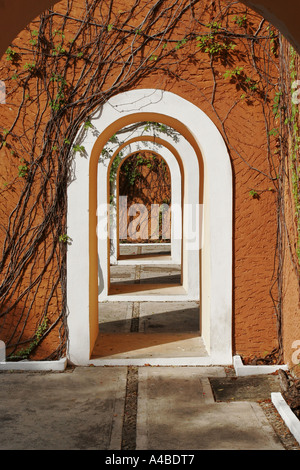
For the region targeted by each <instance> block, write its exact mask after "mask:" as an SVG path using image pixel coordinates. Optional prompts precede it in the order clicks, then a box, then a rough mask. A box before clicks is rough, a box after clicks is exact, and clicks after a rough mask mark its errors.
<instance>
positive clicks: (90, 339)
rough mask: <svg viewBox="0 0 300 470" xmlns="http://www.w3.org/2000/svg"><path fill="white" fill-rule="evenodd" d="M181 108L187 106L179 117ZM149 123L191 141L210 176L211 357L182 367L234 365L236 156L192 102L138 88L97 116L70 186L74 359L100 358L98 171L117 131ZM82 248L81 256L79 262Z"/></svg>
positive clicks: (205, 316)
mask: <svg viewBox="0 0 300 470" xmlns="http://www.w3.org/2000/svg"><path fill="white" fill-rule="evenodd" d="M178 109H180V110H181V113H180V120H179V119H178ZM142 120H147V121H149V120H154V121H156V122H162V123H165V124H166V125H170V126H172V127H173V128H175V129H176V130H178V132H180V133H181V134H182V135H183V136H184V137H185V139H186V140H187V141H188V142H189V144H190V145H191V146H192V148H193V150H194V152H195V154H196V155H197V159H198V164H199V170H200V172H202V174H204V179H203V180H200V185H199V199H200V202H201V203H204V226H203V228H202V230H203V248H202V250H201V252H200V253H199V265H200V266H201V270H202V274H203V272H205V276H203V275H202V277H201V291H202V297H201V310H202V319H201V321H202V335H203V338H204V340H205V344H206V347H207V350H208V355H207V356H206V357H198V358H192V359H191V361H189V358H184V360H183V361H182V364H186V363H194V364H229V363H231V361H232V350H231V316H232V311H231V305H232V177H231V164H230V159H229V155H228V152H227V149H226V146H225V144H224V141H223V139H222V136H221V134H220V133H219V131H218V129H217V128H216V126H215V125H214V124H213V122H212V121H211V120H210V119H209V118H208V117H207V116H206V115H205V114H204V113H203V112H202V111H201V110H200V109H199V108H197V107H196V106H194V105H193V104H192V103H190V102H188V101H186V100H184V99H183V98H181V97H179V96H177V95H174V94H172V93H170V92H164V91H161V90H134V91H130V92H127V93H123V94H120V95H117V96H116V97H114V98H112V99H111V100H110V102H109V103H108V104H106V105H105V106H103V108H102V110H101V119H96V118H95V120H93V125H94V127H96V128H97V131H98V133H99V137H98V138H96V137H95V135H94V134H93V133H91V132H87V135H86V137H85V140H84V145H85V148H86V150H87V153H88V155H90V158H89V160H87V159H79V158H78V159H76V161H75V165H76V168H75V169H74V171H75V174H76V180H75V181H74V182H73V183H72V184H71V186H70V188H69V194H68V198H69V214H68V216H69V217H68V226H69V227H70V231H71V233H72V234H74V243H73V244H72V246H71V247H70V250H69V256H68V283H69V285H70V287H71V288H70V289H69V291H68V298H69V311H70V314H69V325H68V326H69V334H70V359H71V360H72V361H73V362H74V363H78V364H88V363H90V362H93V361H91V353H92V350H93V346H94V343H95V341H96V339H97V332H98V260H97V256H95V255H96V253H97V172H96V171H95V168H96V166H97V165H98V160H99V155H100V153H101V151H102V149H103V147H104V145H105V143H106V142H107V141H108V139H109V138H110V137H111V135H113V134H114V133H115V132H117V131H118V129H120V128H122V127H124V126H125V125H128V124H130V123H133V122H138V121H142ZM202 157H203V159H202ZM187 158H188V157H187ZM78 250H80V253H81V257H80V260H79V259H78V256H77V253H78ZM200 260H201V263H200ZM100 262H101V260H100ZM79 273H80V274H79ZM78 282H79V283H80V285H78ZM94 362H95V361H94ZM179 362H180V361H179ZM96 363H97V361H96ZM102 363H103V362H102ZM123 363H124V364H125V363H126V361H124V362H123ZM158 363H161V364H165V363H168V360H166V361H164V358H161V359H160V360H159V361H158Z"/></svg>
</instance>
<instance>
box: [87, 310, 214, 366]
mask: <svg viewBox="0 0 300 470" xmlns="http://www.w3.org/2000/svg"><path fill="white" fill-rule="evenodd" d="M198 356H207V351H206V348H205V345H204V344H203V340H202V338H201V336H200V325H199V303H198V302H105V303H101V304H100V305H99V336H98V339H97V342H96V344H95V348H94V351H93V357H92V359H93V358H101V357H102V358H104V357H105V358H114V359H118V358H119V359H122V358H126V359H130V358H131V359H134V358H145V359H147V358H160V357H162V358H172V357H174V358H178V357H198Z"/></svg>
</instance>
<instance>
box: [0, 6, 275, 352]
mask: <svg viewBox="0 0 300 470" xmlns="http://www.w3.org/2000/svg"><path fill="white" fill-rule="evenodd" d="M74 3H75V6H76V5H77V3H78V5H79V3H80V2H79V1H78V2H74ZM225 3H226V2H225ZM243 8H244V7H242V10H241V11H243ZM60 9H61V10H63V2H62V3H61V4H60ZM77 12H78V13H79V12H80V7H79V8H78V9H77ZM75 14H76V9H75ZM202 20H203V22H204V23H205V22H209V20H210V17H209V16H208V17H207V18H204V17H203V18H202ZM252 21H254V22H255V25H256V26H257V27H258V25H259V23H260V21H261V18H260V17H259V16H257V18H256V19H255V17H254V16H253V17H252ZM182 28H183V30H182V31H181V33H182V36H183V35H184V32H185V31H184V25H183V26H182ZM178 35H179V36H180V31H179V32H178ZM19 40H20V41H22V40H23V33H21V34H20V35H19ZM194 53H195V47H194V46H193V45H189V44H188V45H186V47H185V48H183V49H182V50H179V51H178V52H177V56H176V60H175V61H174V63H173V64H172V65H171V66H170V67H169V70H167V71H166V70H162V71H160V72H159V71H155V73H154V75H151V76H148V77H147V76H146V77H145V78H143V79H142V80H140V81H139V83H137V85H136V87H137V88H153V83H154V82H155V83H156V84H157V86H158V87H159V88H162V89H165V90H167V91H172V93H175V94H177V95H179V96H181V97H183V98H185V99H187V100H188V101H191V102H192V103H194V104H195V105H196V106H198V107H199V108H201V109H202V111H203V112H205V113H206V114H207V115H208V116H209V118H210V119H211V120H212V121H213V122H214V123H215V124H216V126H217V127H218V128H219V130H220V132H221V133H222V134H223V135H224V130H226V139H227V138H228V149H229V152H230V156H231V161H232V170H233V176H234V212H233V218H234V232H233V233H234V236H233V247H234V248H233V253H234V256H233V285H234V290H233V299H234V302H233V306H234V309H233V346H234V353H237V354H241V355H243V356H249V355H259V356H260V355H265V354H266V353H268V352H271V350H272V349H273V348H274V347H275V346H276V345H277V335H276V318H275V314H274V308H273V303H272V299H271V297H270V294H269V290H270V286H271V284H272V280H273V266H274V255H275V246H276V232H277V224H276V194H275V193H273V192H272V191H271V190H269V189H270V182H269V180H268V179H267V178H266V177H265V174H268V173H269V160H268V158H267V152H268V147H267V134H266V128H265V116H264V114H263V111H262V105H261V101H260V100H258V99H256V98H254V99H251V100H249V101H247V100H245V99H241V90H239V89H237V87H236V86H235V84H233V83H230V81H229V80H226V79H223V74H224V73H225V72H226V67H224V66H223V65H222V64H218V65H217V76H215V75H214V74H213V73H212V70H211V63H210V58H209V57H208V56H205V54H203V55H201V57H200V56H199V57H198V60H192V59H191V57H192V54H194ZM274 61H275V58H274ZM7 66H8V64H7V62H6V61H5V58H4V59H3V61H2V64H1V68H0V70H1V73H2V74H3V73H8V72H7ZM235 66H244V67H245V68H247V70H249V73H252V72H250V69H251V64H247V63H245V62H244V61H243V60H242V61H240V62H239V61H237V62H236V63H235ZM170 71H174V72H176V76H175V75H173V76H172V75H171V74H170ZM275 72H276V71H275V69H274V71H273V73H274V74H275ZM179 77H180V79H179ZM256 78H258V77H256ZM216 80H217V86H216V88H215V84H216ZM10 86H11V84H10V83H8V90H9V88H10ZM213 91H214V102H213V106H212V101H211V99H212V93H213ZM11 100H12V103H13V105H17V103H18V98H16V99H15V101H14V98H13V97H12V98H11ZM1 108H2V109H1V111H2V123H3V127H9V124H10V123H11V122H12V120H13V119H14V112H15V111H14V109H15V108H14V106H10V105H9V104H8V105H2V106H1ZM11 109H13V111H11ZM34 116H35V113H34V104H33V105H32V106H31V107H30V109H29V110H28V115H27V119H28V122H30V119H34ZM178 119H180V110H178ZM224 138H225V135H224ZM15 168H16V160H14V159H13V158H12V157H11V155H9V153H8V152H7V151H6V154H5V158H3V159H1V162H0V170H1V171H0V174H1V175H2V180H1V185H2V187H1V189H2V191H3V192H2V193H1V197H2V200H1V211H2V212H1V215H2V223H3V224H4V225H5V220H7V217H8V215H9V213H10V211H11V208H12V207H13V206H14V199H15V198H16V195H15V194H14V193H13V192H12V193H11V192H9V189H8V188H6V187H5V188H4V187H3V184H4V183H5V179H6V176H5V179H4V175H6V173H7V172H8V173H11V174H15V173H14V172H15ZM257 170H259V171H257ZM20 184H21V183H20V182H19V181H17V184H16V185H15V186H14V188H15V190H16V191H17V192H18V186H19V185H20ZM253 189H255V190H259V191H262V193H261V196H260V198H259V199H256V198H253V197H251V195H250V191H251V190H253ZM2 201H8V202H7V204H8V206H5V205H4V203H3V202H2ZM5 204H6V202H5ZM48 279H49V281H50V280H51V276H50V274H49V278H48ZM41 292H42V291H41ZM57 299H58V302H59V295H58V297H57ZM34 305H35V307H34V308H35V309H36V310H37V311H39V309H40V308H41V307H42V306H43V295H42V294H41V295H39V297H37V298H36V300H35V303H34ZM52 311H53V315H54V314H55V311H56V306H55V305H53V308H52ZM33 323H34V320H33ZM34 328H35V325H34V326H33V327H32V330H34ZM54 331H56V334H54V332H52V333H51V334H52V340H51V341H50V340H49V346H47V349H48V351H47V352H48V353H50V352H51V351H50V349H53V350H54V349H55V348H56V345H57V343H58V342H59V340H58V334H57V330H54ZM6 338H7V336H5V337H4V338H3V339H4V340H5V339H6ZM42 355H43V354H42Z"/></svg>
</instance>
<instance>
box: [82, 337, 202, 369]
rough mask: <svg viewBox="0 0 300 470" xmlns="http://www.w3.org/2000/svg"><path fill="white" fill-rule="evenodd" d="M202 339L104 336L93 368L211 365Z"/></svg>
mask: <svg viewBox="0 0 300 470" xmlns="http://www.w3.org/2000/svg"><path fill="white" fill-rule="evenodd" d="M209 363H210V358H209V355H208V352H207V350H206V347H205V345H204V342H203V339H202V337H201V336H198V335H195V333H185V334H182V333H178V334H176V333H169V334H166V333H157V334H155V333H150V334H145V333H127V334H126V333H121V334H101V333H99V335H98V338H97V340H96V343H95V346H94V349H93V353H92V355H91V359H90V364H93V365H137V366H147V365H153V366H155V365H165V366H166V365H169V366H173V365H174V366H175V365H181V366H184V365H209Z"/></svg>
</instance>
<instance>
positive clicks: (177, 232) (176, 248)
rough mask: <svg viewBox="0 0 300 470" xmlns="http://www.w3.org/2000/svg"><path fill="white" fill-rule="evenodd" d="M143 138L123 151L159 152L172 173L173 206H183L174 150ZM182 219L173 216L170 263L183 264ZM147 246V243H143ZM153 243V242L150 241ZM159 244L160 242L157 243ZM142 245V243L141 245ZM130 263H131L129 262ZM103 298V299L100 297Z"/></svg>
mask: <svg viewBox="0 0 300 470" xmlns="http://www.w3.org/2000/svg"><path fill="white" fill-rule="evenodd" d="M143 143H144V142H143V140H142V138H141V141H137V142H132V143H131V144H129V145H128V146H127V147H125V148H123V149H122V152H123V153H125V152H127V155H128V154H132V153H136V152H143V151H149V150H150V151H152V152H156V153H157V154H159V155H160V156H161V157H162V158H163V159H164V161H165V162H166V163H167V165H168V167H169V171H170V175H171V201H172V205H171V207H173V205H174V207H181V174H180V168H179V164H178V162H177V160H176V158H175V156H174V155H173V154H172V152H171V151H170V150H169V149H167V148H165V147H162V148H159V147H158V146H157V145H156V144H155V142H151V141H148V142H147V147H145V146H143ZM127 155H123V158H122V161H123V159H124V158H126V156H127ZM122 161H121V162H120V165H121V164H122ZM116 217H117V214H116V213H114V214H113V220H112V224H111V246H112V253H113V254H111V263H112V264H118V261H117V259H116V252H117V233H116ZM175 220H176V228H175ZM181 226H182V221H181V214H180V218H179V220H178V219H177V218H176V219H175V217H172V218H171V242H172V243H171V260H170V264H172V263H174V264H181V243H182V230H181ZM143 245H144V246H145V245H146V244H145V243H143ZM149 245H151V243H149ZM157 245H159V243H158V244H157ZM139 246H141V244H140V245H139ZM153 262H154V261H152V262H151V261H150V262H147V261H146V260H144V263H145V264H152V263H153ZM122 264H126V262H123V263H122ZM128 264H130V263H128ZM99 300H101V299H99Z"/></svg>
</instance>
